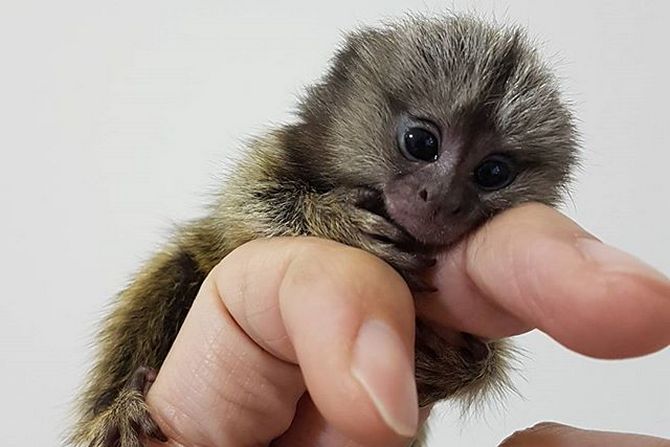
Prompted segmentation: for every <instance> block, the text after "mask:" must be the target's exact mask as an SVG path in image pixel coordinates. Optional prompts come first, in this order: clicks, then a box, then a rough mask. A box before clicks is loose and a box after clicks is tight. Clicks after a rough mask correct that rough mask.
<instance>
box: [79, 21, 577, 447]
mask: <svg viewBox="0 0 670 447" xmlns="http://www.w3.org/2000/svg"><path fill="white" fill-rule="evenodd" d="M248 151H249V153H248V155H247V156H246V157H245V158H244V160H243V161H241V163H240V164H239V166H237V168H236V169H235V170H234V171H233V174H232V175H231V177H230V178H229V180H228V181H227V183H226V185H225V187H224V188H223V190H222V193H221V194H220V196H219V197H218V200H217V201H216V203H214V205H213V207H212V208H211V211H210V213H209V214H208V215H207V216H206V217H204V218H202V219H199V220H197V221H194V222H192V223H190V224H187V225H185V226H183V227H182V228H181V229H180V230H178V231H177V233H176V234H175V236H174V238H173V239H172V240H171V241H170V243H169V244H167V246H165V248H164V249H163V250H162V251H160V252H159V253H157V254H156V255H155V256H154V257H153V259H151V260H150V261H149V262H148V263H147V264H146V265H145V266H144V267H143V268H142V269H141V271H140V272H139V274H138V275H137V276H136V278H135V279H134V280H133V281H132V282H131V284H130V285H129V286H128V287H127V288H126V289H125V290H124V291H122V292H121V293H120V295H119V297H118V300H117V302H116V304H115V307H114V309H113V310H112V312H111V314H110V315H109V316H108V317H107V318H106V320H105V321H104V325H103V328H102V330H101V332H100V336H99V339H98V348H99V351H98V357H97V360H96V362H95V365H94V366H93V368H92V371H91V373H90V376H89V379H88V382H87V385H86V387H85V389H84V391H83V393H82V396H81V398H80V403H79V415H78V421H77V423H76V426H75V427H74V429H73V431H72V434H71V437H70V443H71V444H73V445H77V446H91V447H138V446H140V445H142V440H143V439H145V438H154V439H157V440H165V437H164V435H163V434H162V433H161V431H160V429H159V428H158V427H157V425H156V424H155V423H154V422H153V421H152V419H151V417H150V415H149V414H148V412H147V407H146V405H145V403H144V391H145V390H146V387H147V386H148V385H149V384H150V383H151V381H152V380H153V378H154V377H155V374H156V370H157V369H158V368H160V366H161V363H162V362H163V360H164V358H165V356H166V355H167V353H168V350H169V349H170V346H171V344H172V342H173V341H174V339H175V337H176V335H177V332H178V331H179V327H180V325H181V324H182V322H183V320H184V317H185V316H186V313H187V312H188V310H189V308H190V306H191V303H192V302H193V299H194V298H195V295H196V293H197V292H198V289H199V287H200V285H201V283H202V282H203V280H204V278H205V276H206V275H207V273H208V272H209V271H210V270H211V269H212V268H213V267H214V266H215V265H216V264H217V263H218V262H219V261H220V260H221V259H222V258H223V257H225V256H226V255H227V254H228V253H230V252H231V251H232V250H233V249H235V248H236V247H238V246H240V245H242V244H244V243H245V242H248V241H250V240H253V239H257V238H266V237H272V236H299V235H311V236H317V237H321V238H327V239H332V240H335V241H339V242H341V243H344V244H348V245H351V246H354V247H358V248H361V249H363V250H367V251H368V252H370V253H372V254H374V255H376V256H378V257H380V258H381V259H383V260H385V261H386V262H388V263H389V264H390V265H391V266H393V267H394V268H395V269H396V270H397V271H398V272H399V273H400V274H401V275H403V277H404V278H405V279H406V281H407V283H408V284H409V286H410V287H411V288H412V289H413V290H414V291H425V290H429V289H430V284H427V283H426V282H425V281H424V280H423V279H422V276H421V272H422V271H424V270H425V269H426V268H428V267H430V266H431V265H432V264H433V263H434V253H435V252H436V251H437V250H438V249H444V248H445V247H447V246H450V245H452V244H454V243H455V242H457V241H458V240H459V239H461V238H462V237H463V236H464V235H466V234H467V233H469V232H471V231H473V230H475V229H476V228H478V227H479V226H480V225H482V224H483V223H484V222H486V220H487V219H489V218H491V217H492V216H494V215H495V214H496V213H498V212H500V211H502V210H505V209H507V208H510V207H513V206H515V205H517V204H520V203H524V202H529V201H537V202H542V203H545V204H549V205H555V204H557V203H558V202H559V200H560V198H561V195H562V192H563V191H564V189H565V186H566V184H567V183H568V181H569V180H570V176H571V169H572V167H573V165H574V164H575V162H576V158H577V137H576V132H575V128H574V125H573V118H572V115H571V113H570V111H569V110H568V108H567V107H566V104H565V103H564V102H563V101H562V99H561V96H560V93H559V89H558V87H557V84H556V81H555V78H554V76H553V75H552V74H551V72H550V71H549V70H548V68H547V66H546V65H545V64H544V63H543V62H542V61H541V60H540V58H539V56H538V54H537V51H536V50H535V49H534V48H533V46H532V45H531V44H530V43H529V41H528V39H527V38H526V37H525V35H524V33H523V32H522V31H521V30H519V29H517V28H510V27H500V26H497V25H492V24H488V23H485V22H482V21H480V20H478V19H476V18H473V17H468V16H449V17H441V18H424V17H411V18H406V19H403V20H401V21H399V22H397V23H395V24H390V25H385V26H383V27H379V28H370V29H362V30H359V31H356V32H354V33H352V34H350V35H349V36H348V37H347V39H346V41H345V42H344V44H343V45H342V47H341V48H340V49H339V50H338V51H337V53H336V54H335V57H334V59H333V61H332V64H331V66H330V68H329V70H328V71H327V73H326V74H325V75H324V77H323V78H322V79H321V80H320V81H319V82H317V83H316V84H314V85H313V86H311V87H310V88H309V89H308V90H307V93H306V94H305V95H304V97H303V98H302V100H301V101H300V104H299V106H298V112H297V119H296V121H295V122H294V123H292V124H288V125H285V126H282V127H279V128H277V129H275V130H273V131H271V132H269V134H268V135H266V136H264V137H262V138H259V139H257V140H255V142H253V143H252V144H250V145H249V148H248ZM459 337H460V338H461V342H458V343H455V342H454V341H453V340H451V341H446V340H444V339H442V338H440V337H439V336H437V335H436V334H435V333H434V332H433V331H432V330H431V329H430V327H428V326H427V325H425V324H422V323H421V322H420V321H418V322H417V334H416V379H417V386H418V391H419V401H420V403H421V405H428V404H431V403H433V402H436V401H439V400H442V399H446V398H452V397H459V398H464V399H468V400H471V399H472V398H473V397H475V396H479V395H480V394H482V393H485V392H486V391H487V390H490V389H492V388H493V389H496V386H499V385H500V383H501V381H504V378H505V371H506V368H505V360H504V359H505V358H506V356H505V353H506V348H505V346H506V345H505V344H504V342H500V341H497V342H496V341H494V342H483V341H480V340H479V339H477V338H476V337H474V336H472V335H469V334H460V335H459Z"/></svg>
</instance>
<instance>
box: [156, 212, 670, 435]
mask: <svg viewBox="0 0 670 447" xmlns="http://www.w3.org/2000/svg"><path fill="white" fill-rule="evenodd" d="M433 282H434V284H435V285H436V286H437V287H438V289H439V291H438V292H437V293H435V294H431V295H428V296H424V297H420V299H419V300H417V309H416V311H417V313H418V314H419V315H420V316H421V317H422V318H424V319H426V320H429V321H431V323H432V324H433V325H435V326H438V327H442V328H444V330H445V331H454V330H457V331H464V332H469V333H473V334H476V335H478V336H481V337H487V338H500V337H504V336H510V335H514V334H518V333H522V332H525V331H527V330H530V329H532V328H539V329H540V330H542V331H544V332H546V333H547V334H549V335H550V336H552V337H553V338H555V339H556V340H557V341H559V342H560V343H562V344H564V345H565V346H567V347H569V348H571V349H573V350H575V351H577V352H581V353H583V354H587V355H591V356H594V357H600V358H621V357H630V356H636V355H643V354H647V353H650V352H653V351H656V350H659V349H662V348H663V347H665V346H667V345H668V344H670V331H668V330H667V328H668V325H669V324H670V281H668V280H667V278H665V277H664V276H663V275H661V274H660V273H658V272H656V271H654V270H653V269H651V268H649V267H646V266H644V265H643V264H641V263H640V262H639V261H636V260H634V259H633V258H632V257H629V256H627V255H624V254H623V253H621V252H618V251H615V250H613V249H608V248H606V247H605V246H604V245H602V244H600V243H599V242H597V241H595V240H594V238H593V237H592V236H590V235H589V234H588V233H586V232H585V231H584V230H582V229H581V228H579V227H578V226H577V225H576V224H574V223H573V222H572V221H570V220H569V219H567V218H565V217H564V216H562V215H561V214H559V213H557V212H556V211H554V210H551V209H549V208H547V207H544V206H542V205H527V206H523V207H519V208H517V209H514V210H510V211H507V212H505V213H503V214H501V215H500V216H498V217H496V218H495V219H493V220H492V221H491V222H490V223H489V224H488V225H486V226H485V227H483V228H482V229H481V230H480V231H478V232H477V233H475V234H474V235H472V236H471V237H470V238H468V239H467V240H466V241H464V242H463V243H462V244H460V245H459V246H458V247H456V248H455V249H453V250H451V251H450V252H449V253H446V254H444V256H442V257H441V259H440V260H439V262H438V265H437V267H436V269H435V271H434V272H433ZM414 311H415V310H414V300H413V298H412V297H411V295H410V293H409V291H408V289H407V288H406V286H405V285H404V283H403V281H402V279H401V278H400V277H399V276H398V275H397V274H396V273H395V271H393V270H392V269H391V268H390V267H389V266H387V265H386V264H384V263H383V262H382V261H380V260H378V259H377V258H375V257H373V256H371V255H369V254H367V253H365V252H362V251H360V250H356V249H352V248H349V247H345V246H342V245H339V244H336V243H333V242H330V241H323V240H316V239H310V238H299V239H273V240H262V241H254V242H252V243H249V244H247V245H245V246H243V247H240V248H239V249H238V250H236V251H235V252H233V253H232V254H231V255H229V256H228V257H226V259H224V260H223V261H222V262H221V263H220V264H219V265H218V266H217V267H216V268H215V269H214V270H213V271H212V272H211V274H210V275H209V276H208V278H207V280H206V281H205V283H204V284H203V286H202V288H201V291H200V293H199V295H198V297H197V298H196V301H195V302H194V305H193V308H192V309H191V311H190V313H189V316H188V317H187V319H186V321H185V323H184V325H183V327H182V329H181V332H180V334H179V336H178V337H177V340H176V341H175V344H174V346H173V348H172V350H171V352H170V354H169V355H168V357H167V359H166V361H165V363H164V364H163V367H162V368H161V371H160V372H159V374H158V377H157V379H156V382H155V383H154V384H153V386H152V388H151V389H150V391H149V393H148V395H147V402H148V404H149V406H150V408H151V412H152V415H153V416H154V418H155V419H156V421H157V423H158V424H159V425H160V426H161V428H162V429H163V431H164V432H165V434H166V435H167V436H168V437H169V438H170V439H171V441H170V442H172V443H173V445H187V446H189V445H235V446H237V445H239V446H246V445H268V444H269V443H270V442H272V441H273V440H274V442H273V443H272V445H273V446H284V445H290V446H296V445H305V446H307V445H309V446H312V445H319V446H324V447H327V446H343V445H346V446H357V445H370V446H375V445H379V446H396V445H397V446H402V445H406V444H407V437H408V436H411V434H412V433H413V432H414V430H415V429H416V427H417V425H418V420H419V419H420V418H421V417H425V416H426V414H425V413H426V411H424V412H423V414H421V415H419V411H418V409H417V405H416V389H415V386H414V382H413V375H412V370H413V354H412V347H413V334H414V326H413V325H414V317H415V314H414ZM447 328H448V329H447ZM298 365H299V366H298ZM388 365H393V367H392V368H389V367H388ZM305 390H307V391H308V393H309V394H305ZM509 445H517V444H509ZM518 445H528V444H518ZM556 445H560V444H556ZM573 445H574V444H573ZM631 445H633V444H631ZM636 445H639V446H640V447H641V446H646V445H653V444H636Z"/></svg>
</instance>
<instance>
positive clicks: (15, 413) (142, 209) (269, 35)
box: [0, 0, 670, 446]
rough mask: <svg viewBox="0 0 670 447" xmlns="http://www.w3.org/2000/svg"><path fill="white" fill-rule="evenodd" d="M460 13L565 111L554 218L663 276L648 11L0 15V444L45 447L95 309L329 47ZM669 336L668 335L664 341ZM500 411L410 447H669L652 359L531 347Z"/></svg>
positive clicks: (658, 26)
mask: <svg viewBox="0 0 670 447" xmlns="http://www.w3.org/2000/svg"><path fill="white" fill-rule="evenodd" d="M446 7H453V8H454V9H456V10H462V9H463V8H467V9H470V10H475V11H480V12H482V13H485V14H489V15H490V14H492V13H495V15H496V16H497V17H498V18H499V19H503V18H505V17H506V18H508V19H509V20H514V21H517V22H519V23H521V24H523V25H525V26H527V27H528V28H529V30H530V32H531V34H532V35H535V36H537V37H538V38H539V39H540V40H542V41H543V42H546V43H545V45H544V47H543V48H544V52H545V53H546V54H547V55H548V56H549V57H551V58H552V60H554V61H556V62H557V64H558V71H559V73H560V75H561V77H562V79H563V80H564V86H565V89H566V91H567V92H568V96H569V97H570V98H572V99H573V100H574V101H575V104H576V107H575V109H576V111H577V115H578V116H579V118H580V120H581V124H580V127H581V130H582V134H583V137H584V143H585V144H584V145H585V164H584V170H583V172H582V173H581V174H580V176H579V181H578V183H577V184H576V185H575V189H574V195H573V197H574V202H573V204H571V205H570V206H569V207H568V208H567V210H566V212H567V213H569V214H570V215H571V216H573V217H574V218H576V219H577V220H578V221H579V222H580V223H581V224H583V225H584V226H585V227H586V228H588V229H589V230H591V231H593V232H594V233H596V234H597V235H599V236H600V237H602V238H603V239H604V240H606V241H608V242H610V243H612V244H614V245H617V246H619V247H621V248H624V249H626V250H628V251H630V252H632V253H634V254H636V255H638V256H640V257H642V258H644V259H645V260H646V261H648V262H649V263H650V264H652V265H655V266H656V267H657V268H659V269H660V270H661V271H664V272H665V273H666V274H667V273H669V272H670V211H669V208H670V206H669V205H670V203H669V202H670V201H669V200H668V195H669V194H670V187H669V186H668V183H669V182H670V180H669V179H668V177H669V176H670V147H669V145H668V141H669V139H668V129H669V126H670V112H669V109H668V104H670V94H669V93H668V88H667V85H668V84H667V83H668V79H670V68H669V67H670V64H669V63H668V42H670V27H668V26H667V23H668V21H669V20H670V6H668V3H667V2H662V1H656V2H652V1H637V2H632V1H626V2H624V1H608V2H604V1H603V2H584V1H561V2H537V1H531V0H526V1H520V0H519V1H514V2H509V3H506V2H492V1H488V2H484V1H479V2H454V3H444V2H439V1H428V0H426V1H419V0H417V1H414V0H404V1H397V0H395V1H388V0H386V1H385V0H376V1H367V2H363V1H360V0H338V1H336V2H318V3H317V2H313V1H311V2H310V1H290V2H288V1H274V2H270V1H268V2H260V1H235V2H231V1H227V0H194V1H181V2H180V1H173V0H150V1H131V0H119V1H114V2H109V1H89V0H61V1H58V2H54V1H47V0H44V1H30V0H28V1H21V2H17V1H14V2H11V1H4V2H0V65H1V66H0V151H1V152H0V154H1V157H0V205H1V207H0V210H2V211H1V212H2V217H1V218H0V230H1V231H0V249H1V250H0V263H1V264H0V267H1V269H0V272H1V273H0V275H1V277H2V288H3V292H2V295H3V296H2V298H1V299H0V401H1V402H2V403H1V404H0V426H1V427H0V428H1V429H2V430H0V432H2V434H3V438H4V439H3V444H4V445H10V446H13V445H16V446H19V445H22V446H28V445H55V442H56V439H57V437H58V436H59V435H60V433H61V432H62V430H63V428H64V425H63V424H64V421H65V417H66V413H67V409H68V407H69V401H70V400H71V398H72V397H73V395H74V393H75V390H76V389H77V388H78V385H79V383H80V382H81V380H82V375H83V371H84V369H85V367H86V365H87V363H88V361H89V354H88V350H87V343H88V341H89V340H90V334H91V333H92V332H93V328H94V327H95V322H96V321H97V320H98V318H99V317H100V315H101V314H102V312H103V307H104V305H105V303H106V302H108V300H109V298H110V297H111V296H113V295H114V293H115V292H116V291H118V290H119V288H120V287H121V286H122V285H123V284H124V282H125V281H126V280H127V279H128V278H129V275H130V274H131V273H132V272H133V271H134V270H135V269H136V268H137V267H138V265H139V264H140V263H141V261H142V260H143V259H145V258H146V257H147V256H148V255H149V253H150V252H151V250H152V249H154V248H155V247H157V245H158V244H160V242H161V241H162V240H163V239H164V237H165V236H166V234H167V233H168V230H169V228H170V226H171V225H172V223H174V222H179V221H180V220H183V219H186V218H189V217H193V216H195V215H197V214H199V213H200V212H201V209H202V204H203V202H204V200H205V197H206V193H207V192H208V191H211V190H212V187H213V186H215V185H216V183H217V180H216V178H217V175H218V174H219V173H220V172H221V169H222V167H223V166H225V164H226V157H227V156H229V155H230V154H232V152H233V150H234V149H235V148H239V147H240V142H241V141H242V140H243V139H244V138H245V137H247V136H249V135H253V134H255V133H257V132H259V131H262V130H263V129H266V128H267V125H269V124H271V123H272V122H281V121H282V120H285V119H287V118H288V117H289V116H290V115H289V111H290V110H291V108H292V105H293V104H294V98H295V95H296V93H298V92H300V91H301V89H302V87H303V86H304V85H306V84H307V83H309V82H310V81H312V80H314V79H316V78H317V77H318V76H319V74H320V73H321V72H322V71H323V69H324V66H325V64H326V62H327V60H328V58H329V57H330V55H331V52H332V49H333V47H334V46H335V44H336V43H337V42H338V41H339V39H340V35H341V32H342V31H344V30H348V29H351V28H352V27H354V26H356V25H357V24H359V23H371V22H372V23H374V22H375V21H378V20H379V19H382V18H388V17H391V16H396V15H398V14H401V13H403V12H404V11H431V10H432V11H440V10H443V9H444V8H446ZM669 330H670V328H669ZM519 344H520V345H522V346H523V347H525V348H526V349H527V351H528V357H529V358H528V359H527V360H525V361H524V368H523V376H524V378H521V377H518V378H517V379H518V380H517V386H518V388H519V390H520V393H521V395H522V396H523V398H519V397H515V396H510V398H509V399H508V400H507V403H506V406H505V407H504V408H492V409H491V410H490V411H487V412H486V414H485V415H484V416H482V417H481V418H475V419H468V420H465V421H463V420H460V419H459V415H458V413H457V411H455V410H454V409H450V408H447V409H445V411H443V412H442V413H444V414H443V415H442V416H441V417H436V418H435V419H436V422H435V424H434V427H435V428H434V435H433V438H432V443H431V445H434V446H438V445H449V446H493V445H496V444H497V442H499V441H500V440H501V439H502V438H504V437H505V436H506V435H507V434H509V433H511V432H512V431H514V430H515V429H520V428H523V427H526V426H528V425H531V424H533V423H535V422H537V421H540V420H559V421H563V422H566V423H571V424H576V425H581V426H590V427H594V428H602V429H619V430H631V431H639V432H647V433H650V434H656V435H662V436H669V437H670V386H669V385H668V383H669V381H668V379H669V378H670V350H665V351H664V352H661V353H658V354H655V355H652V356H649V357H646V358H642V359H634V360H626V361H616V362H614V361H607V362H606V361H597V360H592V359H588V358H584V357H582V356H579V355H576V354H574V353H571V352H569V351H567V350H566V349H564V348H562V347H560V346H558V345H557V344H555V343H554V342H552V341H551V340H549V339H548V338H547V337H545V336H543V335H542V334H539V333H532V334H529V335H526V336H523V337H520V340H519Z"/></svg>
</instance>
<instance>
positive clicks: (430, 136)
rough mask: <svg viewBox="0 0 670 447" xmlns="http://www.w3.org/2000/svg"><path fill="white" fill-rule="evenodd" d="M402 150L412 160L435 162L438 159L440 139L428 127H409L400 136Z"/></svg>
mask: <svg viewBox="0 0 670 447" xmlns="http://www.w3.org/2000/svg"><path fill="white" fill-rule="evenodd" d="M399 140H400V141H399V142H398V143H399V144H400V150H401V152H402V154H403V155H404V156H405V158H407V159H409V160H412V161H426V162H433V161H435V160H437V155H438V150H439V148H440V140H439V139H438V138H437V136H436V135H435V134H434V133H433V132H431V131H430V130H428V129H424V128H423V127H409V128H407V129H406V130H405V133H404V134H403V135H400V138H399Z"/></svg>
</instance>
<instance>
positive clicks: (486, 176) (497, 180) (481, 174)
mask: <svg viewBox="0 0 670 447" xmlns="http://www.w3.org/2000/svg"><path fill="white" fill-rule="evenodd" d="M515 176H516V172H515V170H514V166H513V163H512V160H511V159H510V158H509V157H506V156H504V155H491V156H489V157H487V158H485V159H484V161H482V162H481V163H480V164H479V166H477V167H476V168H475V171H474V180H475V183H477V186H479V187H480V188H481V189H483V190H485V191H496V190H498V189H502V188H504V187H506V186H509V184H510V183H512V181H514V177H515Z"/></svg>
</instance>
